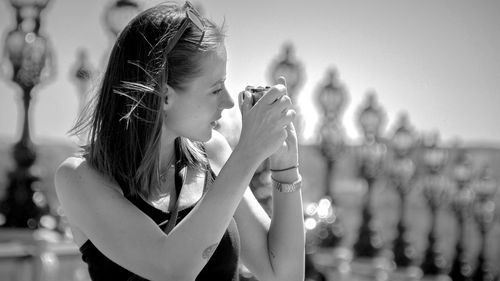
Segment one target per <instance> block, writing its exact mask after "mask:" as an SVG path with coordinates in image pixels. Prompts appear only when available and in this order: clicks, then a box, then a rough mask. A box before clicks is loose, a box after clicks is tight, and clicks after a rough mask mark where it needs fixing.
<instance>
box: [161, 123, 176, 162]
mask: <svg viewBox="0 0 500 281" xmlns="http://www.w3.org/2000/svg"><path fill="white" fill-rule="evenodd" d="M175 139H176V138H175V137H172V136H169V135H168V134H167V133H166V132H165V130H162V134H161V142H160V144H161V145H160V171H165V170H168V168H169V167H170V166H171V165H172V164H174V161H175V159H174V158H175Z"/></svg>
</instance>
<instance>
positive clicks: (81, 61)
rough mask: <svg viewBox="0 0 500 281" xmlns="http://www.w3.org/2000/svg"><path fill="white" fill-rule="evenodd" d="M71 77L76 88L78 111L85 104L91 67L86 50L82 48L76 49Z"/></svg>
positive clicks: (80, 110)
mask: <svg viewBox="0 0 500 281" xmlns="http://www.w3.org/2000/svg"><path fill="white" fill-rule="evenodd" d="M73 78H74V81H75V84H76V86H77V88H78V106H79V112H82V110H83V108H84V106H85V104H86V103H87V95H88V91H89V88H90V79H91V78H92V67H91V65H90V62H89V58H88V54H87V51H86V50H84V49H80V50H79V51H78V57H77V62H76V64H75V70H74V73H73Z"/></svg>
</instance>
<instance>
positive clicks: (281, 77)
mask: <svg viewBox="0 0 500 281" xmlns="http://www.w3.org/2000/svg"><path fill="white" fill-rule="evenodd" d="M278 84H281V85H283V86H285V88H286V79H285V76H280V77H279V78H278Z"/></svg>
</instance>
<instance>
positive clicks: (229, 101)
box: [219, 90, 234, 109]
mask: <svg viewBox="0 0 500 281" xmlns="http://www.w3.org/2000/svg"><path fill="white" fill-rule="evenodd" d="M233 106H234V100H233V98H232V97H231V95H230V94H229V92H228V91H227V90H224V93H223V94H222V95H221V101H220V104H219V108H220V109H229V108H232V107H233Z"/></svg>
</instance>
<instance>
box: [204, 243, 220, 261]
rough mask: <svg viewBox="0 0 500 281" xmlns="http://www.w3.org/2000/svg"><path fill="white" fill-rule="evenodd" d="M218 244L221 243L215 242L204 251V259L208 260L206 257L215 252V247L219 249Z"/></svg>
mask: <svg viewBox="0 0 500 281" xmlns="http://www.w3.org/2000/svg"><path fill="white" fill-rule="evenodd" d="M218 245H219V244H218V243H215V244H213V245H211V246H209V247H208V248H206V249H205V250H204V251H203V253H202V255H201V257H202V258H203V259H205V260H206V259H208V258H210V257H211V256H212V254H213V253H214V252H215V249H217V246H218Z"/></svg>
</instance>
